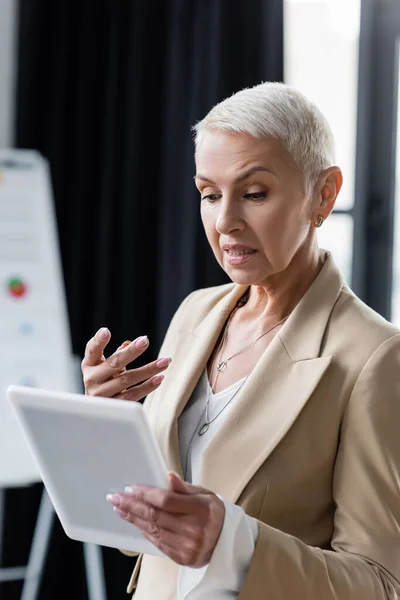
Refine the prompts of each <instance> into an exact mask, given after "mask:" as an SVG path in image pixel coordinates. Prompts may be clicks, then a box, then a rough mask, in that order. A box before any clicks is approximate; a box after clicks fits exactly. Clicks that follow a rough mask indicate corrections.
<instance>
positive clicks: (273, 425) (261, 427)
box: [200, 335, 332, 502]
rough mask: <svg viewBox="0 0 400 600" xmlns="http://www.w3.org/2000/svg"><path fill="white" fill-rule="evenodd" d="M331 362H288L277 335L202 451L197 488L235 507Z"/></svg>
mask: <svg viewBox="0 0 400 600" xmlns="http://www.w3.org/2000/svg"><path fill="white" fill-rule="evenodd" d="M331 360H332V357H331V356H324V357H321V358H314V359H310V360H304V361H298V362H293V361H292V359H291V358H290V356H289V355H288V353H287V351H286V349H285V347H284V345H283V343H282V340H281V338H280V337H279V336H278V335H277V336H276V337H275V338H274V339H273V341H272V342H271V344H270V346H269V347H268V348H267V350H266V351H265V353H264V355H263V357H262V358H261V359H260V360H259V362H258V363H257V365H256V367H255V368H254V369H253V371H252V373H251V375H250V377H249V378H248V380H247V381H246V383H245V385H244V386H243V387H242V389H241V390H240V392H239V393H238V395H237V398H236V402H235V404H234V406H233V407H232V410H231V411H230V412H229V413H228V415H227V417H226V420H225V421H224V423H223V424H222V426H221V427H220V429H218V430H217V432H216V433H215V435H214V437H213V438H212V439H211V441H210V444H209V446H208V447H207V449H206V451H205V452H204V454H203V464H202V470H201V476H200V485H202V486H204V487H205V488H207V489H211V490H213V491H214V492H216V493H218V494H220V495H221V496H223V497H224V498H226V499H227V500H230V501H231V502H236V501H237V499H238V497H239V496H240V494H241V492H242V490H243V489H244V487H245V486H246V484H247V483H248V481H249V480H250V479H251V477H252V476H253V475H254V474H255V472H256V471H257V470H258V469H259V467H260V466H261V465H262V464H263V463H264V462H265V461H266V460H267V458H268V456H269V455H270V454H271V452H272V451H273V450H274V448H276V446H277V445H278V444H279V442H280V441H281V440H282V438H283V437H284V436H285V435H286V433H287V432H288V430H289V429H290V427H291V426H292V425H293V423H294V422H295V420H296V418H297V417H298V415H299V413H300V412H301V410H302V409H303V407H304V406H305V404H306V402H307V400H308V399H309V398H310V396H311V394H312V392H313V391H314V389H315V387H316V386H317V384H318V382H319V381H320V379H321V378H322V376H323V375H324V373H325V371H326V370H327V368H328V366H329V364H330V362H331Z"/></svg>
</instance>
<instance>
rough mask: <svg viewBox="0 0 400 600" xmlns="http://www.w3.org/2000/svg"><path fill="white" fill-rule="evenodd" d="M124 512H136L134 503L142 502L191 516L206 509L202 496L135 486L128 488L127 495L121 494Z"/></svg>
mask: <svg viewBox="0 0 400 600" xmlns="http://www.w3.org/2000/svg"><path fill="white" fill-rule="evenodd" d="M129 489H130V490H132V491H128V490H129ZM119 497H120V501H121V504H120V506H119V507H118V508H120V507H121V506H124V507H125V508H122V510H125V512H134V507H133V505H134V503H135V502H142V503H144V504H151V505H152V506H154V507H156V508H161V509H162V510H165V511H167V512H172V513H180V514H186V515H191V514H193V513H196V512H198V511H200V512H202V511H203V509H204V508H205V506H204V501H203V499H202V498H201V497H200V494H198V495H197V496H195V495H188V494H177V493H176V492H171V491H170V490H164V489H161V488H158V487H153V486H146V485H141V486H133V487H132V488H127V491H126V492H125V494H119Z"/></svg>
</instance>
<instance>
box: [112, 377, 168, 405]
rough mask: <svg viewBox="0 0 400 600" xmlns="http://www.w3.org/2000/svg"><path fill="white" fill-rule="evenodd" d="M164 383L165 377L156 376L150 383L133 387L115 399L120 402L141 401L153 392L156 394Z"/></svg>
mask: <svg viewBox="0 0 400 600" xmlns="http://www.w3.org/2000/svg"><path fill="white" fill-rule="evenodd" d="M163 381H164V375H156V376H155V377H152V378H151V379H150V380H149V381H145V382H144V383H141V384H140V385H135V387H131V388H130V389H129V390H124V391H122V392H120V393H119V394H116V395H115V396H114V397H115V398H118V400H127V401H134V402H136V401H137V400H141V399H142V398H144V397H145V396H147V395H148V394H151V392H154V390H156V389H157V388H159V387H160V385H161V384H162V382H163Z"/></svg>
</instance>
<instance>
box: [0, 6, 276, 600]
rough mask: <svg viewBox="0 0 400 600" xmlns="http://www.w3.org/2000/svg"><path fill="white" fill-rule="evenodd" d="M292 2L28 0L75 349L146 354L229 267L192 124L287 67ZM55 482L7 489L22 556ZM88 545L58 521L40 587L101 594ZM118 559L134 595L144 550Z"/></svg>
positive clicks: (27, 84) (42, 146) (33, 122)
mask: <svg viewBox="0 0 400 600" xmlns="http://www.w3.org/2000/svg"><path fill="white" fill-rule="evenodd" d="M282 4H283V0H243V1H242V0H165V1H161V0H158V1H157V0H108V1H105V0H103V1H101V0H98V1H96V2H90V1H89V0H86V1H84V0H80V1H79V2H78V1H77V0H60V1H57V2H54V0H20V8H19V42H18V75H17V92H16V104H17V110H16V145H17V146H18V147H21V148H35V149H38V150H39V151H40V152H42V154H43V155H44V156H45V157H46V158H47V159H48V160H49V163H50V168H51V174H52V180H53V188H54V197H55V204H56V214H57V221H58V228H59V236H60V247H61V255H62V264H63V270H64V279H65V287H66V293H67V301H68V310H69V317H70V324H71V334H72V341H73V348H74V352H75V353H76V354H78V355H80V356H82V354H83V352H84V348H85V344H86V342H87V340H88V339H89V338H90V337H91V336H92V335H93V334H94V332H95V331H96V330H97V329H98V328H99V327H101V326H107V327H109V329H110V330H111V333H112V341H111V343H110V351H112V350H113V349H115V347H116V346H117V345H119V344H120V343H121V342H122V341H124V340H125V339H133V338H134V337H136V336H138V335H144V334H147V335H149V338H150V344H151V345H150V348H149V350H148V351H147V352H146V353H145V355H144V357H143V359H142V360H141V361H139V362H138V364H137V365H136V366H140V365H141V364H143V363H144V362H149V361H150V360H153V359H154V358H155V357H156V355H157V352H158V349H159V346H160V344H161V342H162V339H163V336H164V334H165V331H166V329H167V326H168V323H169V321H170V319H171V317H172V315H173V313H174V311H175V310H176V308H177V306H178V305H179V303H180V301H181V300H182V299H183V298H184V297H185V296H186V295H187V294H188V293H189V292H191V291H192V290H194V289H197V288H200V287H207V286H212V285H218V284H221V283H226V282H227V281H229V279H228V278H227V276H226V274H225V273H224V272H223V271H222V269H221V268H220V267H219V265H218V264H217V262H216V261H215V258H214V257H213V254H212V252H211V250H210V249H209V247H208V242H207V240H206V237H205V235H204V232H203V229H202V224H201V221H200V217H199V207H200V203H199V197H198V192H197V190H196V189H195V187H194V183H193V175H194V162H193V142H192V132H191V130H190V128H191V126H192V125H193V124H194V123H195V122H196V121H197V120H198V119H201V118H202V117H203V116H205V114H206V113H207V112H208V110H209V109H210V108H211V107H212V106H213V105H214V104H215V103H217V102H218V101H220V100H222V99H223V98H225V97H227V96H229V95H231V94H232V93H233V92H235V91H237V90H239V89H241V88H243V87H249V86H252V85H255V84H257V83H260V82H261V81H267V80H271V81H282V80H283V6H282ZM40 491H41V488H40V486H39V485H38V486H33V487H32V488H30V489H29V490H14V491H9V492H8V493H7V497H6V498H7V501H6V535H5V548H4V561H5V562H6V564H8V565H10V564H17V563H21V562H23V561H24V560H26V556H27V552H28V548H29V543H30V535H31V531H32V527H33V523H34V519H35V515H36V511H37V506H38V501H39V496H40ZM81 552H82V551H81V547H80V544H78V543H75V542H72V541H70V540H69V539H68V538H66V536H65V535H64V534H63V532H62V530H61V528H60V526H59V524H58V522H56V524H55V527H54V531H53V536H52V542H51V551H50V554H49V559H48V562H47V565H46V570H45V574H44V579H43V584H42V587H41V593H40V598H41V599H42V598H43V599H47V598H53V597H54V595H55V594H59V593H63V592H65V593H66V594H68V596H69V597H71V598H74V599H75V598H86V595H85V594H86V592H85V581H84V570H83V564H82V557H81ZM104 560H105V565H106V572H107V587H108V590H109V598H111V599H112V600H114V599H117V598H125V597H126V596H125V584H126V579H127V576H128V574H129V571H130V569H131V566H132V560H131V559H127V558H126V557H123V556H122V555H120V554H119V553H118V552H116V551H113V550H109V549H104ZM4 561H3V562H4ZM20 589H21V586H20V584H16V583H14V584H4V585H3V586H0V594H1V597H2V598H5V599H6V600H13V599H14V598H15V599H16V598H19V593H20ZM3 590H4V591H3Z"/></svg>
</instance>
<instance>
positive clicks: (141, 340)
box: [135, 335, 149, 348]
mask: <svg viewBox="0 0 400 600" xmlns="http://www.w3.org/2000/svg"><path fill="white" fill-rule="evenodd" d="M148 343H149V338H148V337H147V335H142V336H141V337H140V338H138V339H137V340H136V342H135V346H136V348H144V347H145V346H147V344H148Z"/></svg>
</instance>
